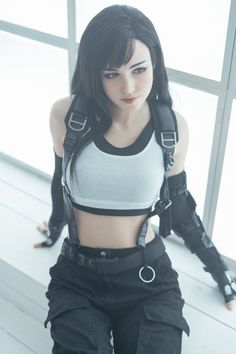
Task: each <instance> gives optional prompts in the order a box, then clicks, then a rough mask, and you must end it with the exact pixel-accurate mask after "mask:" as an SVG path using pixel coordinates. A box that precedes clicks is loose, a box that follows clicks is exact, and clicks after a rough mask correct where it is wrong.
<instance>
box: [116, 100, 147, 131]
mask: <svg viewBox="0 0 236 354" xmlns="http://www.w3.org/2000/svg"><path fill="white" fill-rule="evenodd" d="M149 118H150V112H149V106H148V104H147V102H145V103H144V104H143V105H142V106H141V107H140V108H139V109H138V110H135V111H132V112H131V111H130V112H127V111H114V112H113V115H112V122H113V124H115V125H119V126H123V127H129V126H132V125H133V124H134V123H137V121H148V120H149Z"/></svg>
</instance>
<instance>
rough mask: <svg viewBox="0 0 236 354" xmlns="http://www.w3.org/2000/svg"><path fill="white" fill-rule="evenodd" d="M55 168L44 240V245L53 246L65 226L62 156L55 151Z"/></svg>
mask: <svg viewBox="0 0 236 354" xmlns="http://www.w3.org/2000/svg"><path fill="white" fill-rule="evenodd" d="M54 155H55V170H54V173H53V178H52V183H51V198H52V214H51V216H50V219H49V222H48V231H46V232H45V233H44V234H45V236H46V238H47V239H46V241H44V242H42V244H41V246H42V247H51V246H53V245H54V243H55V242H56V241H57V240H58V238H59V237H60V235H61V233H62V231H63V228H64V226H65V221H64V219H65V218H64V201H63V190H62V184H61V178H62V158H61V157H60V156H58V155H57V154H56V153H55V151H54Z"/></svg>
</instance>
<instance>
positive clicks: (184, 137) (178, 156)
mask: <svg viewBox="0 0 236 354" xmlns="http://www.w3.org/2000/svg"><path fill="white" fill-rule="evenodd" d="M175 116H176V120H177V126H178V135H179V140H178V143H177V144H176V146H175V153H174V165H173V167H172V169H171V171H170V173H169V175H170V176H171V175H175V174H178V173H180V172H181V171H182V170H183V169H184V164H185V159H186V155H187V150H188V140H189V132H188V124H187V121H186V119H185V118H184V117H183V116H182V115H181V114H180V113H178V112H175Z"/></svg>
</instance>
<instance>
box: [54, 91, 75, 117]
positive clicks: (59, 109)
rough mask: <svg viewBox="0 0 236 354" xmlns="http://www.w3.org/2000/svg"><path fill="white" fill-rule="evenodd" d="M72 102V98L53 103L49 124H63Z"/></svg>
mask: <svg viewBox="0 0 236 354" xmlns="http://www.w3.org/2000/svg"><path fill="white" fill-rule="evenodd" d="M72 101H73V96H68V97H63V98H60V99H59V100H57V101H55V102H54V103H53V105H52V107H51V111H50V122H51V121H52V122H54V123H55V122H58V123H59V122H60V121H62V122H64V120H65V116H66V114H67V112H68V110H69V108H70V105H71V103H72Z"/></svg>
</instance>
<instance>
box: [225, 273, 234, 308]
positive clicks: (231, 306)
mask: <svg viewBox="0 0 236 354" xmlns="http://www.w3.org/2000/svg"><path fill="white" fill-rule="evenodd" d="M230 279H231V285H230V287H231V289H232V291H233V294H234V295H236V275H233V276H231V277H230ZM233 303H234V300H231V301H229V302H226V303H225V307H226V308H227V310H229V311H232V310H233V307H234V306H233Z"/></svg>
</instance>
